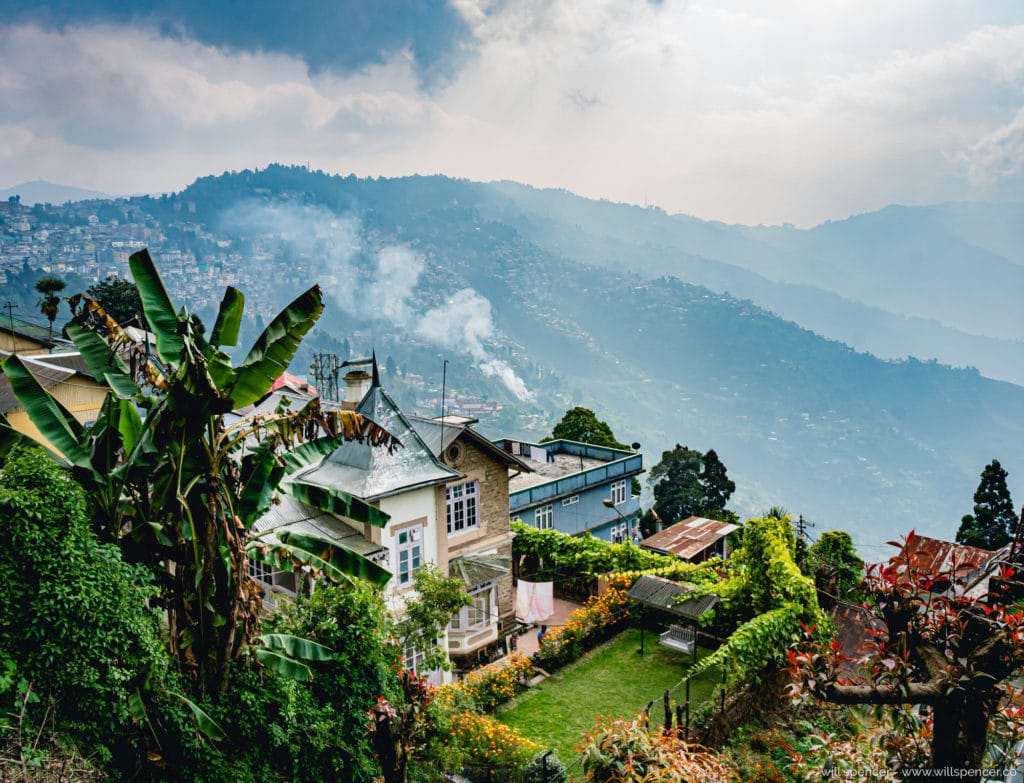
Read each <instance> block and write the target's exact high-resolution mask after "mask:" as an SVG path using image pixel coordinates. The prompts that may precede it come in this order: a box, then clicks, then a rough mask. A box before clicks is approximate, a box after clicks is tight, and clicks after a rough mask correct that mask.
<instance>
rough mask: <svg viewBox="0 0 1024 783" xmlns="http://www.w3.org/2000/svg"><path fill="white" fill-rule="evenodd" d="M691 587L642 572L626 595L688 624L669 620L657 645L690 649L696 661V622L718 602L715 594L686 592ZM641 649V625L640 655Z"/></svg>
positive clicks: (642, 636)
mask: <svg viewBox="0 0 1024 783" xmlns="http://www.w3.org/2000/svg"><path fill="white" fill-rule="evenodd" d="M694 592H695V591H694V589H693V588H692V587H687V586H686V585H681V584H679V583H678V582H673V581H672V580H671V579H665V578H664V577H661V576H651V575H649V574H644V575H643V576H641V577H640V578H639V579H637V580H636V582H634V583H633V586H632V587H630V588H629V592H628V593H627V595H628V597H629V598H630V599H631V600H633V601H636V602H637V603H638V604H641V605H642V606H650V607H652V608H654V609H658V610H660V611H662V612H667V613H668V614H671V615H675V616H676V617H679V618H680V619H681V620H685V621H687V623H688V625H685V626H684V625H682V624H677V623H672V624H670V625H669V627H668V630H667V631H665V632H664V633H662V634H660V637H659V639H658V643H659V644H663V645H664V646H666V647H671V648H672V649H675V650H680V651H682V652H692V653H693V660H694V663H696V661H697V623H698V621H699V620H700V618H701V616H702V615H703V614H704V613H705V612H707V611H709V610H710V609H712V608H713V607H714V606H715V604H717V603H718V596H717V595H715V594H714V593H704V594H703V595H696V596H694V597H692V598H686V596H687V594H692V593H694ZM643 651H644V627H643V625H641V626H640V654H641V655H643Z"/></svg>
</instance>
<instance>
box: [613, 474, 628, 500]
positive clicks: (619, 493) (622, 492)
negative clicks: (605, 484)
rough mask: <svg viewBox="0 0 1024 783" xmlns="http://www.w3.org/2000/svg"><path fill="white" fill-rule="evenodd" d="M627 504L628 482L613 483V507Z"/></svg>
mask: <svg viewBox="0 0 1024 783" xmlns="http://www.w3.org/2000/svg"><path fill="white" fill-rule="evenodd" d="M625 502H626V480H625V479H623V480H622V481H615V482H613V483H612V505H614V506H617V505H619V503H625Z"/></svg>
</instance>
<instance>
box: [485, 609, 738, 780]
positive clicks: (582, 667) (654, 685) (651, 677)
mask: <svg viewBox="0 0 1024 783" xmlns="http://www.w3.org/2000/svg"><path fill="white" fill-rule="evenodd" d="M656 642H657V637H656V636H654V635H653V634H651V633H648V634H647V635H646V640H645V644H644V654H643V655H640V630H639V629H637V628H629V629H627V630H625V631H623V632H622V633H621V634H619V635H618V636H617V637H615V638H614V639H612V640H610V641H609V642H607V643H605V644H604V645H602V646H600V647H598V648H596V649H594V650H592V651H590V652H589V653H587V654H585V655H584V656H583V657H582V658H581V659H580V660H579V661H577V662H576V663H574V664H571V665H569V666H567V667H566V668H564V669H562V670H561V671H559V672H558V673H556V674H554V675H553V676H551V677H549V678H547V679H545V680H544V681H543V682H541V683H540V684H538V685H537V686H536V687H534V688H531V689H530V690H528V691H526V692H525V693H523V694H522V695H520V696H519V697H518V698H517V699H515V700H514V701H512V702H510V703H509V705H508V706H507V707H506V708H504V709H503V710H502V711H500V712H499V713H498V715H497V718H498V719H499V720H500V721H501V722H502V723H504V724H506V725H508V726H511V727H513V728H515V729H518V730H519V733H520V734H522V735H523V736H524V737H528V738H529V739H531V740H534V741H535V742H538V743H540V744H542V745H544V746H545V747H548V748H550V749H552V750H553V751H555V754H556V755H557V756H558V758H559V759H560V760H561V761H563V762H564V763H565V764H566V765H567V766H568V765H570V764H571V762H572V761H573V759H574V758H575V757H576V756H577V751H576V746H577V745H578V744H579V743H580V741H581V739H582V738H583V735H584V734H585V733H586V732H587V731H589V730H590V729H591V728H593V725H594V721H595V716H599V715H600V716H604V717H611V718H620V717H631V716H632V715H634V714H635V713H638V712H640V711H642V710H643V709H644V708H645V707H646V706H647V705H648V704H649V703H651V702H654V706H653V707H652V709H651V722H652V724H657V723H659V722H660V721H661V720H662V717H661V716H662V714H663V707H662V696H663V694H664V692H665V691H666V690H671V691H672V694H671V696H672V699H673V701H674V702H677V703H683V702H685V698H686V696H685V684H684V677H685V672H686V670H687V669H689V668H690V665H691V662H692V658H691V656H690V655H689V654H687V653H682V652H679V651H677V650H672V649H669V648H667V647H663V646H661V645H659V644H657V643H656ZM699 654H700V655H701V657H703V656H704V655H705V654H707V651H706V650H704V649H701V650H700V651H699ZM720 679H721V677H720V674H719V670H718V669H715V668H710V669H707V670H705V671H704V672H702V673H701V674H700V675H698V676H697V677H695V678H694V679H693V681H692V682H691V683H690V699H691V707H692V708H696V707H697V705H699V704H700V703H702V702H704V701H705V700H706V699H707V698H708V697H709V696H710V695H711V693H712V691H713V690H714V688H715V685H716V684H717V683H718V682H719V681H720Z"/></svg>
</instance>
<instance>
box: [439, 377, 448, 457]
mask: <svg viewBox="0 0 1024 783" xmlns="http://www.w3.org/2000/svg"><path fill="white" fill-rule="evenodd" d="M447 390H448V360H447V359H445V360H444V363H443V364H442V365H441V457H442V462H443V461H444V398H445V392H447Z"/></svg>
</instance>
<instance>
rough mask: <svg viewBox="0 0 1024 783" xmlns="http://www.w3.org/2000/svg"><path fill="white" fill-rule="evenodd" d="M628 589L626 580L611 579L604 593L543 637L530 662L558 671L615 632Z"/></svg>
mask: <svg viewBox="0 0 1024 783" xmlns="http://www.w3.org/2000/svg"><path fill="white" fill-rule="evenodd" d="M628 586H629V580H628V579H624V578H619V577H612V580H611V582H610V584H609V586H608V590H607V591H605V592H604V593H603V594H602V595H598V596H594V597H593V598H591V599H590V600H589V601H587V603H586V605H585V606H583V607H582V608H580V609H577V610H576V611H574V612H573V613H572V614H570V615H569V617H568V619H567V620H566V623H565V625H562V626H559V627H557V628H553V629H551V630H550V631H548V632H547V633H546V634H545V635H544V638H542V639H541V640H540V649H539V650H537V653H536V654H535V655H534V656H533V660H534V662H535V663H536V664H537V665H538V666H540V667H541V668H544V669H547V670H553V669H558V668H561V667H562V666H565V665H566V664H568V663H571V662H572V661H575V660H576V659H577V658H579V657H580V656H581V655H583V654H584V653H585V652H586V651H587V650H589V649H591V648H592V647H594V646H596V645H598V644H600V643H601V642H603V641H605V640H606V639H608V638H610V637H611V636H613V635H614V634H615V633H617V632H618V631H619V630H620V629H621V628H622V625H623V624H624V623H625V621H626V619H627V617H628V616H629V612H628V610H627V605H628V604H629V599H628V597H627V595H626V590H627V588H628Z"/></svg>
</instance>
